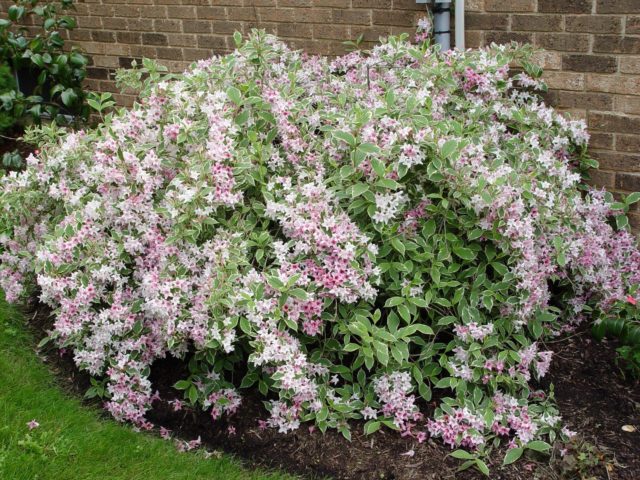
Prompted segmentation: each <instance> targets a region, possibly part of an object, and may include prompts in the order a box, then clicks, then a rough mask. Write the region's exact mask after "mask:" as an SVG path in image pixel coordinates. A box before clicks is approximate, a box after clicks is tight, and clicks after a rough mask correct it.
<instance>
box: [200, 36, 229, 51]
mask: <svg viewBox="0 0 640 480" xmlns="http://www.w3.org/2000/svg"><path fill="white" fill-rule="evenodd" d="M198 48H207V49H209V50H214V51H216V52H219V51H223V50H226V49H227V41H226V38H225V37H219V36H214V35H198Z"/></svg>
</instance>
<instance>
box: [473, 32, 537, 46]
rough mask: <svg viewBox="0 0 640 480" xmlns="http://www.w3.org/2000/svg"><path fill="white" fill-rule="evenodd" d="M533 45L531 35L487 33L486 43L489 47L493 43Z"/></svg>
mask: <svg viewBox="0 0 640 480" xmlns="http://www.w3.org/2000/svg"><path fill="white" fill-rule="evenodd" d="M511 42H518V43H532V42H533V34H531V33H521V32H518V33H515V32H485V34H484V43H485V44H486V45H489V44H491V43H498V44H502V43H511Z"/></svg>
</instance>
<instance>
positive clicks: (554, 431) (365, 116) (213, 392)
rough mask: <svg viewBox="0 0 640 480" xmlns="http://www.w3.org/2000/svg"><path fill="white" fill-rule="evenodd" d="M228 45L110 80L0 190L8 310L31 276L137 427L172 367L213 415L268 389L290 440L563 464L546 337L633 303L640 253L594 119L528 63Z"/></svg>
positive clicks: (418, 50) (379, 50) (81, 356)
mask: <svg viewBox="0 0 640 480" xmlns="http://www.w3.org/2000/svg"><path fill="white" fill-rule="evenodd" d="M236 40H237V42H238V46H239V48H238V50H237V51H235V52H234V53H232V54H229V55H226V56H223V57H214V58H212V59H211V60H207V61H200V62H198V63H197V64H195V65H194V66H193V67H192V68H191V69H190V70H188V71H186V72H185V73H184V74H182V75H164V74H162V73H161V69H159V68H158V67H157V66H155V65H153V63H152V62H145V68H143V69H141V70H135V71H130V72H128V73H126V74H123V75H121V79H123V80H126V81H127V83H128V85H130V86H131V85H135V84H138V86H140V85H141V86H142V92H141V94H140V98H141V100H140V102H139V103H138V104H137V105H136V106H135V107H134V108H133V109H131V110H121V111H120V112H119V113H117V114H115V115H113V116H108V117H107V118H106V119H105V122H104V123H103V124H102V125H101V126H100V127H98V128H97V129H96V130H90V131H79V132H74V133H69V134H68V135H66V136H64V137H63V138H62V139H60V140H57V139H56V140H50V141H49V144H48V145H46V146H45V148H43V149H42V152H41V153H39V154H38V155H36V156H31V157H30V158H29V160H28V168H27V169H26V171H24V172H23V173H19V174H15V173H11V174H10V175H8V176H6V177H5V178H3V180H2V187H3V189H2V193H1V194H0V195H1V197H0V198H1V199H2V213H1V215H2V217H1V224H0V225H1V229H2V230H1V231H2V232H4V234H3V236H2V240H1V243H0V244H1V248H2V250H1V252H2V256H1V260H2V266H1V270H2V279H1V282H2V287H3V289H4V290H5V292H6V294H7V298H9V299H10V300H16V299H18V298H19V297H20V296H21V295H22V294H23V293H24V292H25V291H26V288H27V285H30V284H35V285H37V286H38V287H39V289H40V291H41V294H40V299H41V300H42V301H43V302H46V303H47V304H49V305H51V306H52V307H53V308H54V309H55V323H54V327H53V330H52V332H51V338H52V339H53V340H54V341H55V342H56V344H57V345H58V346H60V347H64V348H67V349H71V350H72V351H73V354H74V358H75V361H76V363H77V365H78V366H79V367H80V368H81V369H83V370H86V371H88V372H89V373H90V374H91V375H92V376H94V377H95V378H94V381H93V387H92V394H96V393H97V394H100V395H103V396H104V397H105V398H106V406H107V408H108V410H109V411H110V412H111V413H112V414H113V415H114V416H115V417H116V418H117V419H119V420H126V421H131V422H133V423H135V424H136V425H138V426H140V427H146V428H149V427H151V425H150V424H149V423H148V422H147V421H146V420H145V411H146V410H148V409H149V408H150V405H151V403H152V401H153V400H154V399H155V398H156V395H155V394H154V392H153V386H152V384H151V383H150V381H149V374H150V370H151V369H152V368H153V363H154V361H155V360H157V359H159V358H164V357H166V356H173V357H177V358H180V359H185V360H187V361H188V363H189V371H190V374H189V376H188V377H186V378H184V379H182V380H181V381H179V382H178V383H177V384H176V388H178V389H180V390H183V391H184V397H185V399H186V400H188V401H189V402H191V403H192V404H198V405H200V406H202V408H205V409H209V410H210V411H211V414H212V416H213V418H218V417H220V416H222V415H227V414H232V413H234V412H236V411H237V410H238V409H241V408H242V392H243V390H244V389H247V388H249V387H253V388H257V390H259V391H260V393H261V394H262V395H264V397H265V405H266V408H267V409H268V410H269V412H270V415H269V416H268V420H266V421H265V420H263V421H262V425H263V426H272V427H276V428H278V429H279V430H280V431H281V432H288V431H290V430H292V429H295V428H297V427H298V426H299V425H300V424H301V423H302V422H315V423H316V424H317V425H318V427H319V428H320V429H321V430H322V431H324V430H325V429H327V428H336V429H339V430H340V431H341V432H342V433H343V434H344V435H345V436H346V437H347V438H349V437H350V433H349V428H350V425H351V426H352V425H353V422H351V421H352V420H358V419H364V420H366V423H365V427H364V428H365V431H366V432H367V433H371V432H374V431H376V430H377V429H379V428H380V427H381V426H383V425H386V426H387V427H390V428H392V429H396V430H399V431H400V432H401V434H402V435H405V436H411V437H414V438H415V439H417V440H418V441H423V440H424V439H425V438H426V437H427V436H428V435H431V436H434V437H442V440H443V441H444V442H445V443H446V444H448V445H450V446H451V447H454V448H455V447H458V446H463V447H468V448H470V449H475V450H476V451H477V452H480V453H483V452H488V451H489V450H490V449H491V448H492V447H493V446H496V445H498V444H499V443H500V441H501V440H504V441H505V442H508V443H509V444H510V446H511V447H514V448H515V449H520V450H515V452H516V454H512V455H511V457H510V458H511V459H513V458H515V457H517V456H518V454H519V453H518V452H520V453H521V451H522V450H521V449H522V448H524V447H526V446H529V448H534V449H538V450H544V449H546V448H548V444H547V443H545V442H544V441H543V440H548V441H553V440H554V439H555V438H557V435H561V433H560V432H561V428H562V425H561V421H560V416H559V414H558V412H557V410H556V409H555V408H554V406H553V403H552V402H551V401H550V399H549V395H548V394H545V392H542V391H540V390H536V385H537V384H536V382H537V380H538V379H539V378H540V377H542V376H544V375H545V374H546V373H547V371H548V369H549V364H550V362H551V356H552V355H551V352H550V351H546V350H545V348H544V346H543V345H544V344H543V340H544V338H545V337H547V336H549V335H557V334H559V333H561V332H563V331H567V330H570V329H572V328H575V326H576V325H577V324H578V323H580V322H581V321H583V320H584V319H585V318H590V319H591V321H598V319H602V318H604V317H606V316H607V315H608V312H610V311H612V309H614V310H616V311H619V310H620V306H621V305H627V304H628V302H629V300H628V299H629V298H634V299H635V298H636V288H637V284H638V282H639V280H640V269H639V268H638V267H639V264H640V253H639V252H638V250H637V248H636V243H635V240H634V239H633V237H632V235H631V234H630V233H629V232H628V231H627V230H626V222H625V220H626V217H624V215H623V210H624V209H625V208H626V206H627V204H628V203H630V202H631V201H633V200H635V197H634V198H631V199H628V200H627V203H611V198H610V197H608V196H607V195H605V194H604V193H603V192H601V191H586V189H585V188H583V187H581V185H582V184H581V176H580V173H579V171H578V170H577V168H578V167H580V166H581V165H582V166H591V165H592V162H591V161H590V160H589V159H588V157H587V156H586V153H585V150H586V144H587V139H588V136H587V134H586V133H585V126H584V124H583V123H582V122H576V121H569V120H567V119H565V118H564V117H563V116H561V115H559V114H558V113H556V112H555V111H554V110H552V109H551V108H549V107H547V106H546V105H545V104H544V103H543V102H542V101H541V100H540V98H539V97H538V96H537V94H536V93H535V92H536V90H540V89H543V88H544V85H543V84H542V82H541V81H540V80H539V76H540V74H541V72H540V71H539V69H538V68H536V67H535V66H533V65H532V64H530V63H529V58H530V53H531V52H530V51H529V50H527V49H526V48H518V47H514V46H492V47H490V48H487V49H482V50H476V51H467V52H459V51H452V52H447V53H438V51H437V50H434V48H432V47H430V46H429V44H428V42H423V43H422V44H421V45H417V46H416V45H412V44H411V43H409V42H407V41H406V39H405V38H404V37H400V38H395V37H391V38H389V39H388V40H387V41H386V42H385V43H383V44H381V45H379V46H377V47H375V48H374V49H373V50H372V51H371V52H368V53H364V52H353V53H350V54H348V55H346V56H343V57H340V58H337V59H335V60H328V59H322V58H315V57H313V58H309V57H306V56H305V55H303V54H301V53H299V52H296V51H291V50H289V49H288V48H287V47H286V46H285V45H284V44H282V43H280V42H279V41H277V40H276V38H274V37H272V36H269V35H266V34H264V33H263V32H259V31H256V32H254V33H253V34H252V35H251V36H250V37H249V39H248V40H247V41H245V42H244V43H242V42H241V41H240V39H239V38H238V37H237V36H236ZM510 65H520V66H522V67H523V69H524V70H522V71H520V73H517V71H513V70H512V69H510ZM143 77H147V80H146V81H145V82H141V81H140V79H141V78H143ZM32 135H33V136H38V135H40V138H41V139H43V138H45V137H46V135H45V134H44V133H40V134H35V133H32ZM50 136H51V137H52V138H53V134H50ZM625 311H629V312H630V313H629V314H630V315H633V314H634V312H635V310H629V309H626V310H625ZM432 398H433V401H432ZM434 402H435V403H434ZM178 403H179V402H178ZM432 403H433V405H436V404H437V405H438V407H437V408H436V409H435V411H434V410H433V408H432V407H430V405H431V404H432ZM463 453H464V452H463ZM463 457H464V455H462V457H460V458H463Z"/></svg>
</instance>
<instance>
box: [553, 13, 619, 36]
mask: <svg viewBox="0 0 640 480" xmlns="http://www.w3.org/2000/svg"><path fill="white" fill-rule="evenodd" d="M565 30H566V31H567V32H590V33H620V32H622V17H613V16H606V15H568V16H567V17H566V18H565Z"/></svg>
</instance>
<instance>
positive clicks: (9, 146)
mask: <svg viewBox="0 0 640 480" xmlns="http://www.w3.org/2000/svg"><path fill="white" fill-rule="evenodd" d="M3 135H4V136H3V137H0V162H1V160H2V156H3V155H4V154H5V153H6V152H13V151H14V150H18V152H20V154H21V155H22V158H27V157H28V156H29V154H30V153H31V152H33V147H32V146H31V145H27V144H26V143H24V142H21V141H20V140H18V138H19V137H20V135H21V133H20V132H10V133H5V134H3ZM0 167H2V165H1V163H0Z"/></svg>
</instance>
